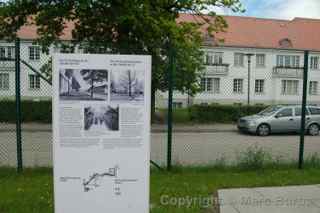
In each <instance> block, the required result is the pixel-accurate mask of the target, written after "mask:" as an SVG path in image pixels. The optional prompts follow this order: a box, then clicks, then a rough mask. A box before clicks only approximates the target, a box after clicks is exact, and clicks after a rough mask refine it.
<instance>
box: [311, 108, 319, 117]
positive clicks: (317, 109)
mask: <svg viewBox="0 0 320 213" xmlns="http://www.w3.org/2000/svg"><path fill="white" fill-rule="evenodd" d="M309 110H310V113H311V115H320V108H319V107H309Z"/></svg>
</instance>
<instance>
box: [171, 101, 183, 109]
mask: <svg viewBox="0 0 320 213" xmlns="http://www.w3.org/2000/svg"><path fill="white" fill-rule="evenodd" d="M172 106H173V108H174V109H178V108H182V102H173V103H172Z"/></svg>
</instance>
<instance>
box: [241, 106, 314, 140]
mask: <svg viewBox="0 0 320 213" xmlns="http://www.w3.org/2000/svg"><path fill="white" fill-rule="evenodd" d="M301 111H302V110H301V106H298V105H295V106H291V105H290V106H286V105H277V106H270V107H268V108H267V109H265V110H263V111H262V112H260V113H258V114H256V115H252V116H246V117H242V118H240V119H239V120H238V124H237V125H238V129H239V130H240V131H242V132H248V133H254V134H257V135H259V136H267V135H269V134H271V133H289V132H300V127H301ZM306 131H307V132H308V133H309V134H310V135H312V136H315V135H319V132H320V107H317V106H307V110H306Z"/></svg>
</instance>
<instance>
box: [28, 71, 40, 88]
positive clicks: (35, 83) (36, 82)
mask: <svg viewBox="0 0 320 213" xmlns="http://www.w3.org/2000/svg"><path fill="white" fill-rule="evenodd" d="M28 80H29V81H28V83H29V90H40V89H41V78H40V75H36V74H28Z"/></svg>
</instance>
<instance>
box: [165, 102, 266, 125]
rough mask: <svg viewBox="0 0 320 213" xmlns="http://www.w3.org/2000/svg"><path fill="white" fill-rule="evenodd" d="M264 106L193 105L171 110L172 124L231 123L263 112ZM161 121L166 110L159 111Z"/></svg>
mask: <svg viewBox="0 0 320 213" xmlns="http://www.w3.org/2000/svg"><path fill="white" fill-rule="evenodd" d="M266 107H267V106H265V105H252V106H246V105H219V104H212V105H207V106H205V105H194V106H192V107H190V108H181V109H174V110H173V122H174V123H188V122H189V123H232V122H236V121H237V120H238V119H239V118H240V117H242V116H245V115H252V114H256V113H258V112H260V111H262V110H264V109H265V108H266ZM159 112H160V115H161V117H162V119H160V120H159V121H160V122H165V121H166V120H167V119H166V117H167V110H166V109H161V110H159Z"/></svg>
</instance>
